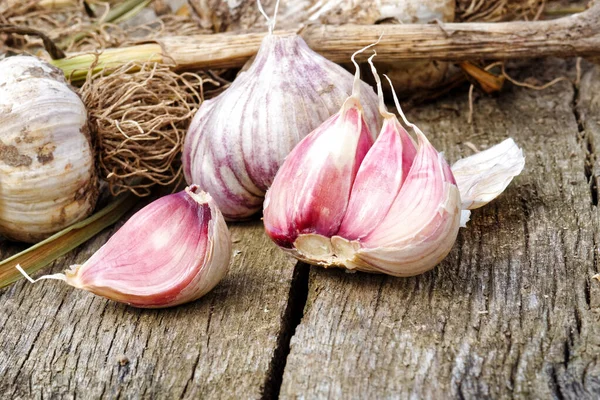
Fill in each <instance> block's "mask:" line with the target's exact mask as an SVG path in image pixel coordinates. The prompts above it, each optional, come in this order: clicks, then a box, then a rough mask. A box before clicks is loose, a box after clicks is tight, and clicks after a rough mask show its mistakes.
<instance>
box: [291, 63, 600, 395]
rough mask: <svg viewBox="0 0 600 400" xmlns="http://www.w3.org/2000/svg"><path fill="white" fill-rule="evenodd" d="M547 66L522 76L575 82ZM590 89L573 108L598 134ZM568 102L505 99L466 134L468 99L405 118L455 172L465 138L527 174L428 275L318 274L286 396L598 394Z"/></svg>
mask: <svg viewBox="0 0 600 400" xmlns="http://www.w3.org/2000/svg"><path fill="white" fill-rule="evenodd" d="M555 64H556V63H554V64H544V63H542V62H539V63H538V65H537V67H535V68H530V69H528V70H526V71H524V72H523V73H522V74H521V76H523V77H524V76H528V75H535V76H537V77H539V78H541V79H550V78H552V77H554V76H556V75H561V74H567V73H569V75H570V76H573V74H572V73H571V72H572V71H573V68H570V69H569V70H567V69H566V66H565V65H561V64H564V63H560V62H559V63H558V64H559V65H558V66H554V65H555ZM571 65H572V64H571ZM550 66H554V67H553V68H549V67H550ZM596 79H598V77H597V76H596ZM599 85H600V84H599V83H598V81H596V86H595V88H593V87H592V86H591V85H590V86H588V87H582V88H581V96H582V97H585V96H588V97H590V96H594V95H595V96H596V103H595V109H594V110H592V109H591V102H590V101H587V102H583V103H582V104H581V105H580V106H581V107H582V108H587V110H586V114H589V115H594V117H595V120H592V119H591V118H590V119H589V120H588V124H589V125H590V126H591V125H595V130H596V133H597V132H598V126H597V124H598V117H599V116H600V107H598V98H597V96H598V95H599V93H600V91H599V90H598V87H599ZM594 90H595V92H594ZM576 95H577V92H576V91H575V90H574V87H573V85H572V84H570V83H568V82H562V83H560V84H558V85H556V86H554V87H552V88H550V89H547V90H545V91H541V92H536V91H532V90H527V89H515V88H512V89H509V90H507V91H506V93H504V94H503V95H502V96H501V97H499V98H497V99H493V98H484V99H480V101H478V102H477V103H476V105H475V114H474V124H473V126H472V127H471V126H469V125H468V124H467V123H466V119H467V110H468V108H467V101H466V98H465V96H463V95H460V96H457V97H456V98H455V99H451V98H448V99H445V100H444V101H441V102H438V103H437V104H432V105H430V106H427V107H422V108H420V109H418V110H413V112H411V113H410V117H412V118H413V119H414V121H413V122H416V123H417V124H418V125H419V126H420V127H421V128H422V129H423V131H424V132H425V133H426V134H429V136H430V138H431V139H432V142H433V143H434V145H436V146H437V148H438V149H440V150H445V151H446V155H447V157H448V158H449V159H450V160H456V159H457V158H459V157H461V156H466V155H469V154H471V150H470V149H469V148H468V147H467V146H465V145H464V141H466V140H468V141H471V142H472V143H476V144H478V145H491V144H494V143H497V142H500V141H501V140H502V139H504V138H506V137H508V136H512V137H513V138H514V139H515V140H516V142H517V143H519V144H520V145H521V146H523V148H524V150H525V153H526V166H525V171H524V173H523V174H522V175H521V176H519V177H518V178H517V179H516V180H515V181H514V182H513V183H512V184H511V185H510V186H509V188H508V190H507V191H506V192H505V193H504V194H503V195H502V196H501V197H500V198H499V199H497V200H496V201H494V202H493V203H491V204H490V205H488V206H487V207H484V208H482V209H479V210H475V211H474V212H473V214H472V218H471V222H469V224H468V227H467V228H466V229H462V230H461V232H460V234H459V238H458V241H457V243H456V245H455V248H454V249H453V251H452V252H451V254H450V255H449V257H448V258H447V259H446V260H445V261H444V262H442V264H440V266H439V267H438V268H436V269H434V270H433V271H431V272H428V273H426V274H424V275H421V276H417V277H414V278H408V279H394V278H391V277H386V276H376V275H365V274H347V273H344V272H341V271H323V270H317V269H313V270H312V271H311V274H310V280H309V291H308V301H307V304H306V308H305V313H304V317H303V319H302V323H301V324H300V325H299V326H298V328H297V330H296V334H295V336H294V337H293V338H292V341H291V353H290V355H289V356H288V360H287V365H286V368H285V373H284V378H283V386H282V389H281V393H282V395H283V396H282V397H283V398H295V397H297V395H299V394H300V395H301V396H300V397H301V398H307V399H311V398H402V399H407V398H415V399H420V398H435V399H441V398H459V399H460V398H469V399H480V398H493V399H500V398H513V397H514V398H546V399H548V398H555V399H563V398H572V399H575V398H577V399H583V398H590V399H591V398H598V397H599V396H600V364H599V361H600V359H599V358H598V357H599V355H600V318H599V317H600V308H599V307H600V284H599V282H597V281H595V280H594V281H591V276H592V275H593V274H594V273H596V272H597V261H596V256H597V252H598V250H597V243H598V241H597V239H598V238H597V234H596V232H597V217H598V211H597V207H596V206H595V205H594V204H593V202H592V200H593V196H592V193H591V191H590V185H589V184H588V177H587V176H586V172H587V171H588V170H587V169H586V159H588V158H589V156H590V154H588V132H587V131H584V132H580V131H579V128H578V123H577V119H576V116H577V114H578V113H579V111H577V110H576V109H575V108H574V101H577V96H576ZM584 126H585V125H584ZM591 156H594V155H593V154H591ZM588 173H589V172H588Z"/></svg>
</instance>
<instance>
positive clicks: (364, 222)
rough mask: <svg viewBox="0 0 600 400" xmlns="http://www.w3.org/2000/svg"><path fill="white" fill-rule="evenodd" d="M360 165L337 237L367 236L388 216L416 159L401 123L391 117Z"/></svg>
mask: <svg viewBox="0 0 600 400" xmlns="http://www.w3.org/2000/svg"><path fill="white" fill-rule="evenodd" d="M390 115H391V117H386V118H385V119H384V122H383V128H382V129H381V133H380V134H379V137H378V138H377V140H376V141H375V144H373V147H371V149H370V150H369V152H368V153H367V155H366V157H365V158H364V160H363V162H362V163H361V165H360V169H359V170H358V174H357V175H356V179H355V181H354V185H353V186H352V192H351V194H350V201H349V203H348V209H347V211H346V214H345V217H344V219H343V221H342V224H341V226H340V229H339V231H338V232H337V235H339V236H343V237H345V238H346V239H350V240H355V239H359V238H363V237H365V236H367V235H368V234H369V233H370V232H371V231H372V230H373V229H375V227H376V226H377V225H378V224H379V223H380V222H381V220H382V219H383V218H384V217H385V215H386V214H387V212H388V210H389V208H390V207H391V205H392V203H393V201H394V199H395V198H396V195H397V194H398V192H399V191H400V188H401V187H402V184H403V182H404V180H405V179H406V176H407V175H408V172H409V170H410V167H411V165H412V163H413V159H414V158H415V155H416V152H417V150H416V148H415V145H414V144H413V142H412V139H411V138H410V136H409V135H408V133H407V132H406V130H405V129H404V128H403V127H402V126H401V125H400V123H399V122H398V119H397V118H396V117H395V116H393V115H392V114H390Z"/></svg>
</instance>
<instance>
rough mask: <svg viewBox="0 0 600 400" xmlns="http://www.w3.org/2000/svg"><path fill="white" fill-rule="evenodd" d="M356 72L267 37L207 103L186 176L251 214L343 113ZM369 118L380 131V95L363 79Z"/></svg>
mask: <svg viewBox="0 0 600 400" xmlns="http://www.w3.org/2000/svg"><path fill="white" fill-rule="evenodd" d="M352 84H353V77H352V75H351V74H350V73H349V72H347V71H346V70H344V69H343V68H342V67H340V66H339V65H337V64H335V63H332V62H331V61H328V60H327V59H325V58H324V57H322V56H320V55H318V54H317V53H315V52H313V51H312V50H311V49H310V48H309V47H308V46H307V44H306V43H305V42H304V40H303V39H302V38H301V37H299V36H297V35H293V36H277V35H271V34H270V35H267V36H266V37H265V38H264V40H263V42H262V44H261V47H260V49H259V52H258V54H257V55H256V59H255V60H254V62H253V63H252V65H251V66H250V68H249V69H248V70H247V71H245V72H242V73H241V74H240V75H239V76H238V77H237V78H236V80H235V81H234V82H233V83H232V84H231V86H230V87H229V88H228V89H227V90H226V91H225V92H223V93H222V94H221V95H219V96H218V97H216V98H214V99H211V100H207V101H205V102H204V103H203V104H202V106H201V107H200V109H199V110H198V112H197V113H196V115H195V116H194V119H193V121H192V123H191V125H190V128H189V130H188V134H187V136H186V140H185V144H184V150H183V166H184V173H185V177H186V181H187V182H188V183H194V184H198V185H199V186H200V188H201V189H202V190H204V191H207V192H209V193H210V194H211V196H212V197H213V198H214V200H215V202H216V203H217V205H218V206H219V208H220V209H221V211H222V212H223V215H224V216H225V217H226V218H228V219H244V218H248V217H250V216H252V215H253V214H255V213H256V212H258V211H259V210H260V209H261V208H262V203H263V198H264V195H265V192H266V190H267V188H268V187H269V186H270V185H271V183H272V181H273V178H274V177H275V174H276V172H277V170H278V169H279V167H280V165H281V163H282V162H283V160H284V158H285V157H286V156H287V155H288V153H289V152H290V151H291V150H292V149H293V148H294V146H295V145H296V144H297V143H298V142H299V141H300V140H302V139H303V138H304V137H305V136H306V135H307V134H308V133H310V132H311V131H313V130H314V129H315V128H317V127H318V126H319V125H320V124H321V123H322V122H323V121H325V120H327V119H328V118H329V117H330V116H331V115H333V114H334V113H336V112H337V111H338V110H339V109H340V106H341V105H342V104H343V103H344V101H345V100H346V98H347V97H348V96H349V95H350V93H351V92H352ZM361 85H362V88H361V95H360V100H361V103H362V107H363V108H364V115H365V121H366V123H367V125H368V126H369V128H371V130H372V131H373V132H378V131H379V127H380V121H379V120H380V117H379V115H378V112H377V96H376V95H375V93H374V92H373V90H372V88H371V87H369V86H368V85H367V84H365V83H361Z"/></svg>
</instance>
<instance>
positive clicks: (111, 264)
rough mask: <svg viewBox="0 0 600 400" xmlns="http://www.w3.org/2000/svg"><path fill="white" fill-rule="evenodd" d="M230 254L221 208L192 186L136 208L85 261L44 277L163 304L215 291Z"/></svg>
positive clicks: (135, 301)
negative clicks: (62, 271)
mask: <svg viewBox="0 0 600 400" xmlns="http://www.w3.org/2000/svg"><path fill="white" fill-rule="evenodd" d="M230 257H231V239H230V236H229V231H228V230H227V225H226V224H225V220H224V219H223V216H222V215H221V212H220V211H219V209H218V208H217V207H216V205H215V204H214V202H213V201H212V199H211V197H210V195H208V194H206V193H203V192H201V191H199V190H198V187H197V186H190V187H187V188H186V189H185V190H184V191H181V192H179V193H175V194H171V195H168V196H165V197H162V198H160V199H158V200H156V201H154V202H152V203H150V204H149V205H147V206H146V207H144V208H142V209H141V210H140V211H138V212H137V213H135V214H134V215H133V216H132V217H131V218H130V219H129V220H128V221H127V222H126V223H125V224H124V225H123V226H122V227H121V229H119V230H118V231H117V232H116V233H115V234H114V235H113V236H112V237H111V238H110V239H109V240H108V242H106V244H104V246H102V247H101V248H100V249H99V250H98V251H97V252H96V253H94V255H92V257H90V259H89V260H87V261H86V262H85V263H83V264H82V265H74V266H72V267H71V269H70V270H67V271H65V273H64V274H55V275H48V276H42V277H41V278H39V279H59V280H64V281H65V282H66V283H68V284H69V285H71V286H74V287H76V288H79V289H83V290H87V291H89V292H92V293H94V294H97V295H99V296H103V297H106V298H107V299H110V300H114V301H118V302H122V303H126V304H129V305H132V306H134V307H141V308H163V307H171V306H175V305H179V304H183V303H188V302H191V301H194V300H196V299H198V298H200V297H202V296H203V295H204V294H206V293H207V292H208V291H210V290H211V289H212V288H213V287H215V286H216V285H217V283H219V281H220V280H221V279H222V278H223V277H224V276H225V274H226V273H227V270H228V268H229V260H230ZM20 271H21V272H22V273H23V274H25V273H24V271H23V270H22V269H20ZM26 276H27V275H26ZM28 279H29V280H30V281H31V282H36V281H37V280H39V279H37V280H32V279H31V278H29V277H28Z"/></svg>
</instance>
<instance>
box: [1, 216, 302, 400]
mask: <svg viewBox="0 0 600 400" xmlns="http://www.w3.org/2000/svg"><path fill="white" fill-rule="evenodd" d="M231 232H232V237H233V240H234V256H233V264H232V267H231V271H230V273H229V274H228V275H227V276H226V278H225V279H224V280H223V281H222V282H221V283H220V284H219V285H218V286H217V287H216V288H215V289H214V290H213V291H212V292H211V293H209V294H208V295H206V296H205V297H203V298H202V299H200V300H198V301H196V302H194V303H192V304H189V305H185V306H180V307H176V308H173V309H166V310H138V309H134V308H131V307H127V306H124V305H121V304H117V303H114V302H110V301H108V300H105V299H103V298H100V297H96V296H94V295H92V294H90V293H87V292H84V291H78V290H75V289H73V288H71V287H69V286H66V285H64V284H62V283H59V282H50V281H42V282H40V283H38V284H35V285H32V284H29V283H26V282H23V281H21V282H19V283H17V284H15V285H13V286H11V287H9V288H8V289H7V290H4V291H0V304H1V306H0V393H2V397H3V398H50V397H51V398H72V399H74V398H76V397H77V398H111V399H112V398H130V399H138V398H173V399H176V398H199V397H203V398H214V399H229V398H231V399H233V398H255V399H256V398H261V397H262V396H263V392H264V391H265V390H267V391H268V390H271V389H269V388H268V387H265V385H267V386H268V385H269V382H270V379H271V376H270V374H272V371H271V369H272V363H273V358H274V355H275V352H276V349H277V348H278V346H280V343H279V341H280V335H281V334H282V328H283V327H284V323H285V312H286V307H287V304H288V294H289V291H290V285H291V281H292V276H293V271H294V264H295V263H294V262H292V261H291V260H289V259H288V258H287V257H286V256H285V255H284V254H283V253H281V252H280V251H279V249H277V248H276V247H275V246H274V245H272V244H271V242H270V240H268V238H267V237H266V236H265V235H264V233H263V228H262V224H261V223H260V221H256V222H254V223H246V224H236V225H234V226H231ZM110 233H111V232H110V231H107V232H105V233H103V234H102V235H100V236H99V237H97V238H96V239H94V240H93V241H92V242H91V243H89V244H87V245H86V246H85V247H83V248H81V249H80V250H79V251H77V252H74V253H72V254H69V255H68V256H66V257H64V258H63V259H61V260H59V262H57V263H56V265H55V267H54V268H53V270H54V271H59V270H62V269H64V268H65V267H67V266H68V265H69V264H71V263H78V262H82V261H83V260H85V259H87V258H88V257H89V256H90V255H91V254H92V253H93V251H94V250H95V249H97V248H98V247H99V246H100V245H102V244H103V243H104V242H105V241H106V240H107V238H108V237H109V235H110Z"/></svg>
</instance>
